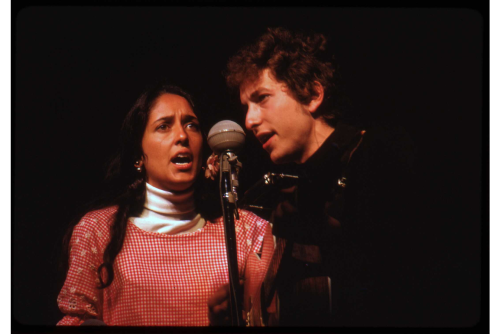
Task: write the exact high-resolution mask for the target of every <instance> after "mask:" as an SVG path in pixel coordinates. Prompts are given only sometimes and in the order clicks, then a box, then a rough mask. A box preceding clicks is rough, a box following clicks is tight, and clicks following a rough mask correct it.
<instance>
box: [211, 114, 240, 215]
mask: <svg viewBox="0 0 500 334" xmlns="http://www.w3.org/2000/svg"><path fill="white" fill-rule="evenodd" d="M207 141H208V145H209V146H210V148H211V149H212V151H214V153H215V154H217V155H219V163H220V172H221V181H222V177H223V176H224V175H225V174H227V175H230V179H229V180H228V183H229V191H226V193H225V194H224V195H223V196H226V197H227V198H228V200H229V203H232V204H234V205H235V206H236V205H237V204H236V203H237V201H238V192H237V190H238V186H239V183H238V174H239V170H240V169H241V167H242V165H241V163H240V162H239V161H238V157H237V156H236V154H235V153H236V152H238V151H239V150H240V149H241V148H242V147H243V146H244V144H245V131H243V128H242V127H241V126H240V125H239V124H238V123H236V122H233V121H229V120H224V121H220V122H218V123H216V124H215V125H214V126H212V128H211V129H210V131H209V132H208V137H207ZM221 191H222V188H221ZM235 214H236V218H237V219H239V217H238V211H237V210H236V211H235Z"/></svg>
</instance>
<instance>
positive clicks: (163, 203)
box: [131, 183, 205, 234]
mask: <svg viewBox="0 0 500 334" xmlns="http://www.w3.org/2000/svg"><path fill="white" fill-rule="evenodd" d="M131 221H132V222H133V223H134V224H135V225H136V226H137V227H139V228H141V229H143V230H146V231H150V232H159V233H167V234H183V233H188V232H194V231H196V230H197V229H199V228H202V227H203V226H204V225H205V220H204V219H203V218H201V217H200V215H197V214H196V210H195V206H194V189H192V188H191V189H189V190H187V191H184V192H180V193H179V192H176V193H174V192H170V191H165V190H162V189H158V188H155V187H153V186H152V185H150V184H149V183H146V201H145V203H144V210H143V211H142V213H141V214H140V216H139V217H132V218H131Z"/></svg>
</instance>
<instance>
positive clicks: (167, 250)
mask: <svg viewBox="0 0 500 334" xmlns="http://www.w3.org/2000/svg"><path fill="white" fill-rule="evenodd" d="M116 209H117V208H116V207H111V208H106V209H103V210H98V211H93V212H90V213H88V214H86V215H85V216H84V217H83V218H82V220H81V221H80V222H79V223H78V224H77V225H76V227H75V229H74V231H73V235H72V238H71V242H70V247H71V249H70V267H69V271H68V274H67V277H66V281H65V283H64V286H63V288H62V290H61V292H60V294H59V297H58V299H57V302H58V304H59V308H60V310H61V311H62V312H63V313H65V314H66V316H65V317H64V318H63V319H62V320H61V321H59V322H58V325H63V326H64V325H80V324H81V323H83V322H84V321H85V320H87V319H91V318H97V319H100V320H102V321H104V322H105V323H106V324H107V325H117V326H208V324H209V321H208V306H207V300H208V298H209V297H210V296H211V295H212V294H213V293H214V292H215V291H216V290H217V289H218V288H220V287H221V286H222V285H224V284H228V269H227V255H226V246H225V241H224V224H223V220H222V218H219V219H217V220H214V221H212V222H207V223H206V225H205V226H204V227H203V228H202V229H200V230H197V231H195V232H192V233H186V234H180V235H168V234H162V233H156V232H147V231H144V230H141V229H140V228H138V227H137V226H135V225H134V224H132V223H131V222H129V224H128V226H127V233H126V237H125V241H124V244H123V248H122V250H121V252H120V253H119V254H118V256H117V258H116V260H115V263H114V271H115V278H114V280H113V283H112V284H111V285H110V286H109V287H108V288H106V289H104V290H102V289H97V285H98V282H99V281H98V275H97V268H98V267H99V265H100V264H101V263H102V256H103V252H104V249H105V247H106V245H107V243H108V241H109V227H110V224H111V222H112V219H113V216H114V213H115V212H116ZM235 225H236V239H237V248H238V266H239V271H240V276H241V277H243V274H244V272H245V269H246V270H247V273H248V272H254V273H255V274H254V275H255V277H259V280H260V279H262V278H263V277H264V275H265V271H266V269H267V265H266V264H265V263H264V261H260V262H257V263H254V261H251V264H249V267H250V266H251V267H252V268H245V265H246V262H247V258H248V257H249V255H250V254H252V253H253V252H258V251H259V250H260V248H261V245H262V240H263V239H264V234H265V233H266V226H267V225H268V222H267V221H265V220H263V219H261V218H259V217H258V216H256V215H255V214H253V213H251V212H248V211H245V210H240V220H239V221H236V220H235ZM267 231H270V229H267ZM267 233H269V232H267Z"/></svg>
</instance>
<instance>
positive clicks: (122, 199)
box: [63, 82, 199, 289]
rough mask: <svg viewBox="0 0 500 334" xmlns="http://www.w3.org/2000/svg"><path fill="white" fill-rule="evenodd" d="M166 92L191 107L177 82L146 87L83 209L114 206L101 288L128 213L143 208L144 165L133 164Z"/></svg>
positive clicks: (108, 277)
mask: <svg viewBox="0 0 500 334" xmlns="http://www.w3.org/2000/svg"><path fill="white" fill-rule="evenodd" d="M167 93H169V94H175V95H179V96H182V97H183V98H185V99H186V100H187V101H188V103H189V104H190V106H191V108H193V109H194V103H193V99H192V98H191V96H190V95H189V94H188V93H186V92H185V91H184V90H182V89H181V88H179V87H177V86H174V85H169V84H167V83H165V82H161V83H158V84H156V85H154V86H151V87H149V88H148V89H146V90H145V91H144V92H143V93H142V94H141V95H140V96H139V98H138V99H137V101H136V102H135V104H134V105H133V107H132V108H131V109H130V111H129V112H128V114H127V115H126V117H125V120H124V121H123V124H122V127H121V134H120V148H119V150H118V152H117V153H116V154H115V156H114V157H113V158H112V159H111V161H110V163H109V164H108V169H107V173H106V178H105V185H104V186H105V189H106V190H105V191H104V192H103V193H102V195H101V196H100V197H98V198H97V199H96V200H94V201H92V202H91V203H90V204H88V205H87V208H86V210H85V212H89V211H93V210H98V209H102V208H105V207H110V206H117V207H118V209H117V211H116V213H115V216H114V219H113V222H112V225H111V227H110V241H109V243H108V245H107V246H106V249H105V250H104V254H103V263H102V264H101V265H100V266H99V268H98V274H99V282H100V285H99V288H101V289H104V288H106V287H108V286H109V285H110V284H111V283H112V282H113V278H114V270H113V263H114V261H115V259H116V256H117V255H118V254H119V253H120V251H121V249H122V247H123V242H124V240H125V235H126V231H127V222H128V219H129V217H133V216H138V215H140V214H141V212H142V210H143V208H144V203H145V200H146V172H145V170H144V167H143V168H142V171H141V172H138V171H137V169H136V167H135V166H134V164H135V162H136V161H138V160H141V158H142V157H143V151H142V137H143V134H144V131H145V129H146V125H147V122H148V118H149V114H150V111H151V108H152V107H153V105H154V103H155V102H156V100H157V98H158V97H159V96H161V95H163V94H167ZM195 193H196V191H195ZM198 202H199V201H198ZM82 216H83V215H80V216H79V218H80V219H81V217H82ZM78 221H79V219H77V220H75V221H74V222H73V224H72V226H71V227H70V229H69V230H68V232H67V233H66V236H65V238H64V241H63V244H64V245H63V247H64V249H65V253H64V256H68V254H69V242H70V239H71V235H72V233H73V229H74V226H75V225H76V223H78ZM64 265H65V266H66V268H65V269H66V271H67V269H68V268H67V265H68V261H64Z"/></svg>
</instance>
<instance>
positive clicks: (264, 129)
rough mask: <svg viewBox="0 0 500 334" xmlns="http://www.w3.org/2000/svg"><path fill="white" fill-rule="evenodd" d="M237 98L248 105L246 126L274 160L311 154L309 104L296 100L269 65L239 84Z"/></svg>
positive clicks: (302, 159) (285, 160)
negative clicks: (257, 76) (252, 78)
mask: <svg viewBox="0 0 500 334" xmlns="http://www.w3.org/2000/svg"><path fill="white" fill-rule="evenodd" d="M240 99H241V104H243V105H244V106H247V115H246V119H245V126H246V128H247V129H248V130H251V131H252V132H253V133H254V135H255V136H256V137H257V139H258V140H259V141H260V142H261V144H262V148H263V149H265V150H266V151H267V152H268V153H269V155H270V157H271V160H272V161H273V162H274V163H276V164H281V163H288V162H292V161H294V162H297V163H303V162H305V161H306V160H307V158H308V157H309V156H310V155H312V153H313V152H314V150H315V149H314V147H315V146H314V132H313V129H314V119H313V117H312V115H311V113H310V111H309V109H308V106H307V105H303V104H301V103H299V102H298V101H297V100H295V98H293V96H292V95H291V94H290V93H289V92H288V89H287V87H286V85H285V84H282V83H280V82H278V81H276V79H274V77H273V75H272V74H271V73H270V71H269V70H268V69H266V70H264V71H263V72H262V73H261V75H260V76H259V78H258V79H257V80H255V81H247V82H245V83H244V84H242V85H241V86H240Z"/></svg>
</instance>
